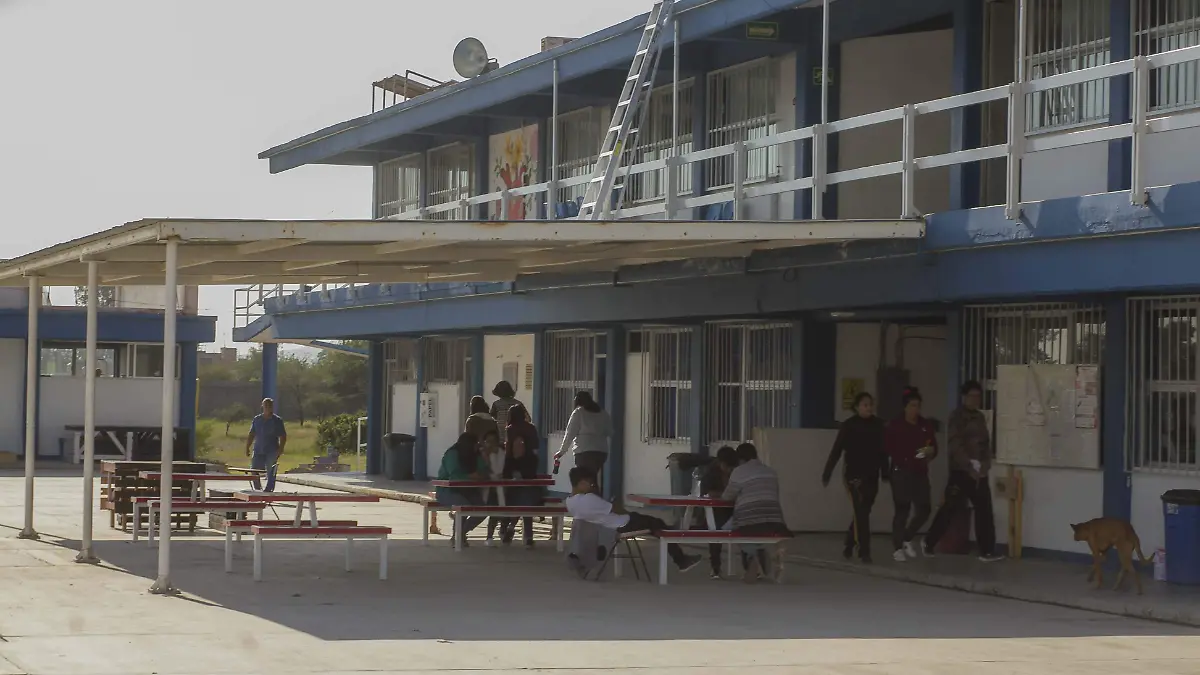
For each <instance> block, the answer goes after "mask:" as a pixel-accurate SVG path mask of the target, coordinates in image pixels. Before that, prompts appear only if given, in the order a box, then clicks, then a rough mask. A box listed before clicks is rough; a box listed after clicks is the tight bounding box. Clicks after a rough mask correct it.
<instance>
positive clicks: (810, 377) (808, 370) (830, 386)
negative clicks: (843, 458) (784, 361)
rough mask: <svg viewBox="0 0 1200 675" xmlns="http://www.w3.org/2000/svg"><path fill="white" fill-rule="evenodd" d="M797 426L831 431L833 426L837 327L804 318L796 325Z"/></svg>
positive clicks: (835, 422)
mask: <svg viewBox="0 0 1200 675" xmlns="http://www.w3.org/2000/svg"><path fill="white" fill-rule="evenodd" d="M797 328H799V331H798V332H799V333H800V336H799V338H798V339H795V341H794V343H793V344H796V343H798V346H799V347H800V351H799V352H798V353H797V352H793V353H792V359H793V363H794V362H795V361H797V360H798V361H800V389H799V392H800V419H799V422H800V425H799V426H800V427H802V428H804V429H831V428H834V427H836V426H837V408H836V406H835V405H834V383H835V382H836V380H837V324H835V323H832V322H829V321H817V320H815V319H813V318H811V317H810V318H806V319H804V320H803V321H801V322H799V326H797Z"/></svg>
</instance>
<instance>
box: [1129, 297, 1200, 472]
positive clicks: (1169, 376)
mask: <svg viewBox="0 0 1200 675" xmlns="http://www.w3.org/2000/svg"><path fill="white" fill-rule="evenodd" d="M1198 315H1200V297H1195V296H1192V297H1170V298H1137V299H1132V300H1130V301H1129V342H1128V350H1129V352H1128V360H1129V381H1128V388H1129V398H1128V400H1127V404H1126V405H1127V406H1128V408H1129V414H1128V415H1127V417H1126V419H1127V424H1126V427H1127V428H1126V445H1125V456H1126V460H1127V462H1126V464H1127V468H1129V469H1140V470H1145V471H1164V472H1176V473H1194V472H1197V471H1200V461H1198V459H1200V458H1198V457H1197V449H1196V448H1197V435H1196V422H1197V405H1200V400H1198V398H1197V392H1198V391H1200V387H1198V382H1197V379H1198V376H1200V369H1198V368H1197V362H1198V360H1200V354H1198V352H1197V324H1198Z"/></svg>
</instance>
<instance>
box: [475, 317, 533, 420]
mask: <svg viewBox="0 0 1200 675" xmlns="http://www.w3.org/2000/svg"><path fill="white" fill-rule="evenodd" d="M533 343H534V340H533V333H526V334H521V335H485V336H484V337H483V389H484V391H483V392H482V394H483V397H484V398H486V399H487V400H488V403H491V402H492V401H495V400H496V397H495V396H493V395H492V388H493V387H495V386H496V383H497V382H499V381H500V380H502V379H504V364H505V363H516V364H517V381H515V382H510V383H509V384H511V385H512V386H513V389H516V390H517V400H518V401H520V402H522V403H524V404H525V407H526V408H529V407H530V406H532V405H533V383H534V382H535V381H536V379H537V378H536V372H537V371H536V365H535V364H534V361H533ZM529 365H535V368H534V375H535V376H534V377H530V378H526V377H525V368H526V366H529ZM532 412H533V411H532V410H531V411H530V413H531V414H532Z"/></svg>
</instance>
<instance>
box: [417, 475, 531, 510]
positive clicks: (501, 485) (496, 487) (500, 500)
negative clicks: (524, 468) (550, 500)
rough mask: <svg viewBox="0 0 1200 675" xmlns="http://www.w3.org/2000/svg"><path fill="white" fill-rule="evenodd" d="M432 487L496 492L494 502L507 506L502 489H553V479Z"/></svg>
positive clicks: (436, 484)
mask: <svg viewBox="0 0 1200 675" xmlns="http://www.w3.org/2000/svg"><path fill="white" fill-rule="evenodd" d="M430 484H431V485H433V486H434V487H443V488H456V489H462V490H468V489H482V490H485V491H486V490H493V489H494V490H496V502H497V503H498V504H499V505H500V506H508V505H507V504H506V503H504V488H510V487H514V488H515V487H553V486H554V478H553V477H550V476H538V477H537V478H495V479H491V478H489V479H487V480H435V481H432V482H431V483H430Z"/></svg>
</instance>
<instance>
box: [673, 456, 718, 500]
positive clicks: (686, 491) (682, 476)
mask: <svg viewBox="0 0 1200 675" xmlns="http://www.w3.org/2000/svg"><path fill="white" fill-rule="evenodd" d="M712 461H713V458H712V457H706V456H704V455H697V454H695V453H692V452H674V453H671V454H670V455H668V456H667V468H668V469H669V470H670V471H671V494H673V495H690V494H692V484H693V482H694V481H695V480H697V479H699V478H700V476H702V475H703V474H704V471H705V470H706V469H707V468H708V465H709V464H711V463H712Z"/></svg>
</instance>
